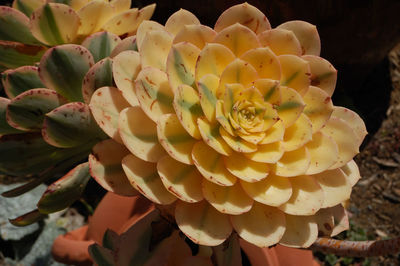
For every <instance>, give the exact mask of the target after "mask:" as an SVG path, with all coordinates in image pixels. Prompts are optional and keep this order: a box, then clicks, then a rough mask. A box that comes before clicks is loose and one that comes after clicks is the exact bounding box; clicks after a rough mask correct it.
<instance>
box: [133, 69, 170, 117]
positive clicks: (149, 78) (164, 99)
mask: <svg viewBox="0 0 400 266" xmlns="http://www.w3.org/2000/svg"><path fill="white" fill-rule="evenodd" d="M135 88H136V97H137V99H138V100H139V103H140V106H141V108H142V110H143V111H144V112H145V113H146V115H147V116H148V117H149V118H150V119H151V120H153V121H154V122H157V120H158V118H159V117H160V116H161V115H163V114H171V113H174V108H173V106H172V101H173V99H174V94H173V92H172V90H171V88H170V86H169V84H168V76H167V74H166V73H165V72H163V71H161V70H159V69H157V68H154V67H146V68H144V69H142V70H141V71H140V72H139V75H138V76H137V79H136V81H135Z"/></svg>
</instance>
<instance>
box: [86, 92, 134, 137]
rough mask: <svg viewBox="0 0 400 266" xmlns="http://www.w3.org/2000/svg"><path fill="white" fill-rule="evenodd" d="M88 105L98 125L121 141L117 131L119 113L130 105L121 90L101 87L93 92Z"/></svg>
mask: <svg viewBox="0 0 400 266" xmlns="http://www.w3.org/2000/svg"><path fill="white" fill-rule="evenodd" d="M89 106H90V110H91V111H92V114H93V117H94V119H95V120H96V122H97V124H98V125H99V127H100V128H101V129H102V130H103V131H104V132H105V133H106V134H107V135H108V136H110V137H111V138H113V139H114V140H115V141H117V142H119V143H122V140H121V137H120V135H119V133H118V118H119V113H120V112H121V111H122V110H123V109H125V108H127V107H129V106H130V105H129V103H128V102H127V101H126V100H125V98H124V97H122V95H121V92H120V91H119V90H118V89H117V88H115V87H102V88H100V89H98V90H97V91H96V92H95V93H94V94H93V96H92V99H91V100H90V104H89Z"/></svg>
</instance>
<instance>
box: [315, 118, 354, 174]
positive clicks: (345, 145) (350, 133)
mask: <svg viewBox="0 0 400 266" xmlns="http://www.w3.org/2000/svg"><path fill="white" fill-rule="evenodd" d="M321 132H322V133H325V134H326V135H328V136H330V137H332V138H333V140H334V141H335V142H336V144H337V146H338V149H339V158H338V160H337V162H336V163H335V164H334V165H332V166H331V167H330V168H329V169H335V168H338V167H341V166H343V165H345V164H346V163H348V162H349V161H350V160H351V159H353V157H354V156H355V155H356V154H357V153H358V152H359V151H358V148H359V138H358V136H357V135H356V133H355V132H354V130H353V129H352V128H351V127H350V126H349V124H348V123H347V122H345V121H344V120H342V119H341V118H337V117H331V118H330V119H329V121H328V122H327V123H326V125H325V126H324V127H323V128H322V129H321Z"/></svg>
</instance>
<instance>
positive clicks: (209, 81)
mask: <svg viewBox="0 0 400 266" xmlns="http://www.w3.org/2000/svg"><path fill="white" fill-rule="evenodd" d="M218 85H219V78H218V77H217V76H216V75H214V74H207V75H204V76H203V77H202V78H201V79H200V80H199V81H198V82H197V90H198V91H199V97H200V105H201V108H202V109H203V113H204V115H205V116H206V118H207V120H208V121H209V122H214V121H215V108H216V104H217V96H216V95H217V89H218Z"/></svg>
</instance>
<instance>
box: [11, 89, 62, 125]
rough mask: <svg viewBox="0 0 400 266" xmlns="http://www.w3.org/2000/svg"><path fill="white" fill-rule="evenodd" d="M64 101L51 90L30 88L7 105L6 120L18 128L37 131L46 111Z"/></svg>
mask: <svg viewBox="0 0 400 266" xmlns="http://www.w3.org/2000/svg"><path fill="white" fill-rule="evenodd" d="M64 103H66V100H65V99H64V97H62V96H61V95H59V94H58V93H56V92H55V91H53V90H48V89H32V90H29V91H26V92H23V93H21V94H20V95H18V96H17V97H15V98H14V99H12V100H11V101H10V103H9V104H8V106H7V122H8V123H9V124H10V125H11V126H12V127H15V128H17V129H20V130H25V131H38V130H40V129H41V128H42V123H43V119H44V116H45V114H46V113H48V112H50V111H51V110H53V109H54V108H57V107H58V106H60V105H63V104H64Z"/></svg>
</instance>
